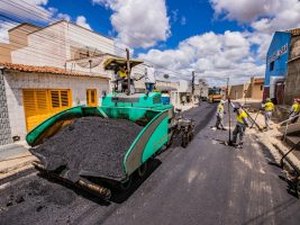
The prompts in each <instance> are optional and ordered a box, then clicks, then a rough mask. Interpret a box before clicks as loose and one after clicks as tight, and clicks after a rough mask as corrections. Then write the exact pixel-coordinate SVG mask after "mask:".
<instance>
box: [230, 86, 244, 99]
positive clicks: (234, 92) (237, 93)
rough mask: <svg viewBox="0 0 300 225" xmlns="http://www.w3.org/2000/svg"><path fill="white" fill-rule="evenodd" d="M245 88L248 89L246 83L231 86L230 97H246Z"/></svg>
mask: <svg viewBox="0 0 300 225" xmlns="http://www.w3.org/2000/svg"><path fill="white" fill-rule="evenodd" d="M244 90H246V88H245V85H244V84H239V85H232V86H231V87H230V92H229V97H230V99H241V98H244V95H245V93H244Z"/></svg>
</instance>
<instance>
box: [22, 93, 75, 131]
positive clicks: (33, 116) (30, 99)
mask: <svg viewBox="0 0 300 225" xmlns="http://www.w3.org/2000/svg"><path fill="white" fill-rule="evenodd" d="M23 102H24V111H25V119H26V127H27V130H28V131H30V130H31V129H33V128H34V127H35V126H37V125H38V124H40V123H41V122H42V121H44V120H46V119H47V118H49V117H51V116H52V115H54V114H55V113H58V112H60V111H62V110H64V109H67V108H69V107H71V93H70V90H48V89H24V90H23Z"/></svg>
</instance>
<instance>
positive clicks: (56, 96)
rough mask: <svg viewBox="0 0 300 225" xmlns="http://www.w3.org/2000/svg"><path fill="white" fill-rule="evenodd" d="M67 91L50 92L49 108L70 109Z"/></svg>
mask: <svg viewBox="0 0 300 225" xmlns="http://www.w3.org/2000/svg"><path fill="white" fill-rule="evenodd" d="M69 93H70V91H69V90H50V95H51V107H52V108H53V109H55V108H64V107H71V101H70V94H69Z"/></svg>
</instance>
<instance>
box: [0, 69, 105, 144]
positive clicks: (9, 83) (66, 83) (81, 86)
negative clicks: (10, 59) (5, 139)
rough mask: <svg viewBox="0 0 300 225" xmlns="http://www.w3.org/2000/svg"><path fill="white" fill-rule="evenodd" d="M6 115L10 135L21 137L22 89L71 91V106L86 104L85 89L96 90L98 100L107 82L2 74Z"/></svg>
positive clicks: (22, 115) (33, 74)
mask: <svg viewBox="0 0 300 225" xmlns="http://www.w3.org/2000/svg"><path fill="white" fill-rule="evenodd" d="M4 80H5V88H6V96H7V105H8V114H9V120H10V124H11V132H12V135H13V136H14V135H18V136H21V138H22V139H23V138H24V137H25V135H26V133H27V131H26V124H25V114H24V109H23V97H22V89H24V88H49V89H50V88H59V89H71V93H72V100H73V106H76V105H77V104H78V101H79V102H80V104H86V89H88V88H93V89H97V94H98V98H100V96H101V93H102V91H107V90H108V89H109V84H108V81H107V80H104V79H101V78H88V77H87V78H84V77H71V76H61V75H51V74H35V73H23V72H9V71H6V72H5V73H4Z"/></svg>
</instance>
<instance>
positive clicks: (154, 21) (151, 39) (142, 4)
mask: <svg viewBox="0 0 300 225" xmlns="http://www.w3.org/2000/svg"><path fill="white" fill-rule="evenodd" d="M93 3H95V4H101V5H104V6H106V7H109V8H110V9H112V10H113V14H112V16H111V23H112V25H113V27H114V29H115V30H116V31H117V32H118V40H119V41H121V42H122V43H124V44H125V45H128V46H130V47H133V48H136V47H143V48H148V47H152V46H154V45H156V44H157V42H159V41H165V40H166V39H167V38H168V37H169V35H170V25H169V18H168V16H167V9H166V3H165V0H128V1H124V0H93Z"/></svg>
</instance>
